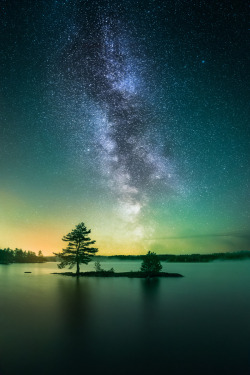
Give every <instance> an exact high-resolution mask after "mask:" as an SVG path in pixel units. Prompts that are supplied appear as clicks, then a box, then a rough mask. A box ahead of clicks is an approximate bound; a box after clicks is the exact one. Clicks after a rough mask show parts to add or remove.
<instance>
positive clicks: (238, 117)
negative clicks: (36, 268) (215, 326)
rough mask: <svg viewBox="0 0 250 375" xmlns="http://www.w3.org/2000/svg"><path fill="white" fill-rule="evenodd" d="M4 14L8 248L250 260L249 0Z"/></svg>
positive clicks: (1, 240)
mask: <svg viewBox="0 0 250 375" xmlns="http://www.w3.org/2000/svg"><path fill="white" fill-rule="evenodd" d="M0 4H1V7H0V25H1V33H0V41H1V42H0V44H1V57H0V59H1V60H0V85H1V87H0V233H1V235H0V247H2V248H3V247H8V246H9V247H11V248H15V247H21V248H23V249H26V250H33V251H38V250H40V249H41V250H42V251H43V252H44V254H51V253H52V251H58V250H61V248H62V247H63V243H62V241H61V238H62V236H63V235H65V234H67V233H68V232H69V231H71V229H73V227H74V226H75V225H76V224H78V223H79V222H81V221H83V222H84V223H85V224H86V226H87V228H91V229H92V239H95V240H96V241H97V242H96V246H97V247H98V248H99V251H100V252H99V254H100V255H111V254H141V253H145V252H146V251H148V250H151V251H155V252H157V253H165V254H167V253H172V254H179V253H180V254H181V253H211V252H224V251H239V250H250V225H249V223H250V162H249V161H250V146H249V141H250V129H249V121H248V119H249V102H250V100H249V99H250V98H249V90H248V86H249V62H248V56H249V53H248V52H249V49H248V46H249V43H248V41H249V37H248V33H249V31H248V30H249V29H248V25H247V18H248V13H247V12H248V7H247V2H245V1H238V2H236V1H235V2H234V1H231V0H225V1H217V0H215V1H208V0H200V1H198V0H197V1H192V0H183V1H182V0H169V1H163V0H155V1H153V0H148V1H136V0H124V1H121V0H120V1H115V0H110V1H105V0H104V1H95V0H85V1H84V0H82V1H80V0H78V1H77V0H68V1H67V0H61V1H60V0H58V1H55V0H53V1H52V0H33V1H31V0H30V1H28V0H26V1H25V0H22V1H19V0H12V1H7V0H5V1H4V0H1V2H0Z"/></svg>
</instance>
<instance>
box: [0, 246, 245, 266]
mask: <svg viewBox="0 0 250 375" xmlns="http://www.w3.org/2000/svg"><path fill="white" fill-rule="evenodd" d="M158 257H159V260H160V261H162V262H176V263H201V262H211V261H213V260H241V259H250V251H238V252H233V253H214V254H186V255H172V254H160V255H158ZM143 258H144V255H110V256H103V255H95V257H94V259H95V260H97V261H108V260H110V261H112V260H141V261H142V260H143ZM43 262H57V258H56V257H55V256H43V254H42V252H41V251H39V253H38V255H36V254H35V253H34V252H33V251H23V250H22V249H15V250H11V249H9V248H7V249H0V264H9V263H43Z"/></svg>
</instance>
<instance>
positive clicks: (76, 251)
mask: <svg viewBox="0 0 250 375" xmlns="http://www.w3.org/2000/svg"><path fill="white" fill-rule="evenodd" d="M90 233H91V230H88V229H87V228H86V226H85V224H84V223H80V224H78V225H76V226H75V228H74V229H73V230H72V231H71V232H70V233H68V234H67V235H66V236H63V238H62V240H63V241H65V242H68V245H67V247H66V248H65V249H63V250H62V252H61V253H54V254H55V255H56V256H57V258H58V259H59V260H60V263H59V264H58V268H60V269H62V268H65V267H66V266H69V268H73V267H74V266H76V272H75V273H73V272H53V273H52V274H53V275H63V276H76V277H81V276H83V277H129V278H140V279H141V278H146V279H150V278H153V277H183V276H182V275H180V274H178V273H168V272H161V270H162V265H161V262H160V260H159V258H158V256H157V255H156V254H155V253H153V252H151V251H148V253H147V254H146V255H145V256H143V257H142V260H143V261H142V264H141V268H140V270H139V271H130V272H115V271H114V269H113V268H111V269H110V270H103V269H102V268H101V264H100V262H99V261H96V262H95V271H90V272H80V264H81V263H83V264H88V263H89V262H90V261H91V260H92V259H93V257H94V256H95V254H96V253H97V252H98V249H97V248H95V247H92V246H91V245H93V244H94V243H95V241H93V240H91V239H90V237H89V234H90Z"/></svg>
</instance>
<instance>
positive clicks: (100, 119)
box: [62, 17, 177, 237]
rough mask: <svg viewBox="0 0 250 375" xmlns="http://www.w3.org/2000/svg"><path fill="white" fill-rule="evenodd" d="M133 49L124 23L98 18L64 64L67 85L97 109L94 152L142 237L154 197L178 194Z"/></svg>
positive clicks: (121, 211)
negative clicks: (162, 192) (145, 213)
mask: <svg viewBox="0 0 250 375" xmlns="http://www.w3.org/2000/svg"><path fill="white" fill-rule="evenodd" d="M131 45H135V41H134V40H133V36H131V33H128V32H127V30H126V27H125V26H124V25H123V24H122V22H120V21H119V19H113V18H110V17H99V19H98V24H97V27H95V28H94V29H92V30H91V32H90V33H88V34H87V35H86V34H85V35H82V33H80V34H78V35H77V38H75V39H73V40H72V42H71V43H70V45H67V48H66V49H65V50H64V51H63V54H62V58H63V65H64V74H65V75H66V77H67V79H68V82H67V85H70V86H74V85H76V87H77V90H78V92H79V94H81V93H83V92H84V93H87V95H88V96H89V98H91V100H92V101H93V102H94V103H95V104H96V110H95V111H93V110H92V115H93V116H94V127H95V131H94V136H95V142H96V143H95V146H96V147H97V149H98V152H99V163H100V169H101V173H102V175H103V177H104V178H105V180H106V183H107V184H108V186H109V187H110V189H111V190H112V191H113V192H114V193H115V199H116V200H117V202H116V203H117V204H116V210H117V213H118V215H120V218H122V219H123V220H124V221H125V222H128V223H133V224H136V225H137V227H136V232H137V235H138V236H139V237H143V235H144V228H143V227H142V226H141V225H139V222H138V221H139V217H140V215H141V214H143V210H144V208H145V207H146V206H147V205H148V203H149V199H150V195H151V194H152V192H153V191H154V192H158V193H160V190H161V189H162V188H163V189H164V190H165V192H169V194H173V192H174V190H175V188H176V186H177V184H176V178H175V175H174V167H173V160H171V158H170V157H167V156H166V155H164V154H163V151H162V150H161V146H160V145H161V144H162V143H166V139H165V140H162V139H161V134H160V132H159V131H158V130H157V125H158V124H157V122H156V116H155V112H156V108H154V106H153V105H152V104H150V103H148V102H147V101H146V99H145V97H144V95H143V89H144V87H145V86H146V85H147V82H145V77H144V76H143V72H145V71H146V70H147V60H146V59H145V57H144V55H143V54H141V55H140V54H138V53H137V54H136V55H135V54H133V52H134V51H133V49H132V48H131ZM143 57H144V60H143ZM165 146H166V145H165Z"/></svg>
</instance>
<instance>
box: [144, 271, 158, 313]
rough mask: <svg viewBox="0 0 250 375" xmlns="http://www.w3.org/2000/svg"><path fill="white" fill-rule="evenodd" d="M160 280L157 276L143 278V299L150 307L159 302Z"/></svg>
mask: <svg viewBox="0 0 250 375" xmlns="http://www.w3.org/2000/svg"><path fill="white" fill-rule="evenodd" d="M160 282H161V280H160V279H159V278H157V277H154V278H147V279H141V286H142V291H143V293H142V295H143V300H144V303H145V305H146V306H148V307H149V308H152V306H154V303H157V299H158V292H159V286H160Z"/></svg>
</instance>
